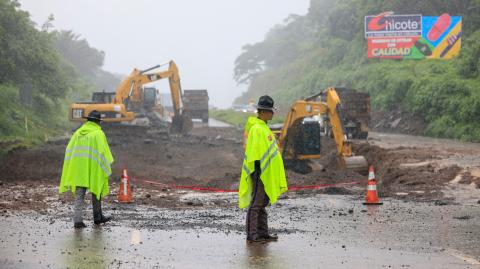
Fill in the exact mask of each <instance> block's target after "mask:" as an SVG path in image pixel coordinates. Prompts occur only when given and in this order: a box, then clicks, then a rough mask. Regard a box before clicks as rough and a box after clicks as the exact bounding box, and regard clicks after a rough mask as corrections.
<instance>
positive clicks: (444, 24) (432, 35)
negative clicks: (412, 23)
mask: <svg viewBox="0 0 480 269" xmlns="http://www.w3.org/2000/svg"><path fill="white" fill-rule="evenodd" d="M451 21H452V18H451V17H450V15H448V14H447V13H443V14H442V15H441V16H440V17H438V19H437V21H436V22H435V23H434V24H433V26H432V29H430V31H429V32H428V34H427V37H428V39H430V40H431V41H436V40H437V39H438V38H439V37H440V36H442V34H443V33H444V32H445V31H446V30H447V29H448V26H450V22H451Z"/></svg>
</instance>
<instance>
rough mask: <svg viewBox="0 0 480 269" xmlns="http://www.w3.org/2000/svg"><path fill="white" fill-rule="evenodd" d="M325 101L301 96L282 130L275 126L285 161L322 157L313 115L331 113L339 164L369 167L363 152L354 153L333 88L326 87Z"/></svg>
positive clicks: (318, 130) (331, 124)
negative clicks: (359, 154)
mask: <svg viewBox="0 0 480 269" xmlns="http://www.w3.org/2000/svg"><path fill="white" fill-rule="evenodd" d="M325 95H326V102H321V101H307V100H298V101H296V102H295V103H293V105H292V106H291V107H290V111H289V112H288V114H287V117H286V119H285V122H284V123H283V127H282V128H281V130H274V133H276V135H277V137H278V140H277V141H278V144H279V148H280V150H281V152H282V155H283V157H284V159H285V160H286V161H288V160H300V161H304V160H308V159H319V158H320V157H321V154H320V150H321V147H320V133H321V132H320V124H319V121H318V120H315V119H311V118H310V117H313V116H320V115H328V119H329V122H328V124H329V125H330V126H329V127H330V128H331V131H332V133H333V138H334V140H335V144H336V150H337V162H338V164H339V166H340V168H345V169H352V170H366V169H367V167H368V164H367V161H366V159H365V158H364V157H363V156H354V154H353V152H352V144H351V141H350V140H349V139H347V136H346V135H345V128H344V126H343V123H342V121H341V119H342V117H341V115H340V113H341V110H340V104H341V102H340V98H339V97H338V94H337V92H336V91H335V89H334V88H328V89H327V90H326V91H325Z"/></svg>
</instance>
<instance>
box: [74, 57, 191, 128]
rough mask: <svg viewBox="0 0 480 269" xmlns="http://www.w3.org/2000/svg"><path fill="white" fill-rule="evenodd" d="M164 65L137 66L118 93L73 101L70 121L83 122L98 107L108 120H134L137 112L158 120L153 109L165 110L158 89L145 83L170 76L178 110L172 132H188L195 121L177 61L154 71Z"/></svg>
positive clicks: (120, 86) (175, 113) (173, 98)
mask: <svg viewBox="0 0 480 269" xmlns="http://www.w3.org/2000/svg"><path fill="white" fill-rule="evenodd" d="M161 66H162V65H157V66H154V67H151V68H148V69H146V70H138V69H134V70H133V71H132V73H131V74H130V75H128V76H127V77H126V78H124V79H123V80H122V81H121V82H120V84H119V85H118V87H117V89H116V91H115V92H95V93H93V96H92V102H77V103H74V104H72V105H71V106H70V120H71V121H83V120H84V119H83V118H82V117H83V116H85V115H88V114H89V113H90V112H91V111H93V110H97V111H99V112H100V113H101V114H102V118H103V120H104V121H105V122H130V121H133V120H134V119H135V118H136V114H135V113H144V114H145V115H146V116H147V117H148V118H149V119H150V120H151V121H158V120H159V119H158V118H157V117H156V115H154V113H153V111H155V110H159V109H161V108H159V105H158V104H157V101H156V99H157V91H156V89H155V88H148V87H145V84H148V83H151V82H154V81H157V80H160V79H165V78H168V82H169V84H170V94H171V97H172V103H173V112H174V113H173V114H174V115H173V118H172V125H171V131H172V132H175V133H185V132H188V131H189V130H190V129H191V127H192V126H193V124H192V122H191V120H190V119H189V118H188V117H187V116H186V113H184V109H183V102H182V88H181V85H180V76H179V73H178V68H177V65H176V64H175V62H174V61H170V62H169V63H168V70H166V71H161V72H151V71H152V70H154V69H157V68H159V67H161Z"/></svg>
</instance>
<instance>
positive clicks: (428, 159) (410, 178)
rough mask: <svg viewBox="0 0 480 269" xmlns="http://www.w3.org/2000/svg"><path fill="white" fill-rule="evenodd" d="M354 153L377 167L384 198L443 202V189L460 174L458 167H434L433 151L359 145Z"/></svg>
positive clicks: (377, 176) (381, 193) (378, 181)
mask: <svg viewBox="0 0 480 269" xmlns="http://www.w3.org/2000/svg"><path fill="white" fill-rule="evenodd" d="M354 151H355V152H356V153H357V154H359V155H363V156H365V158H366V159H367V161H368V163H369V164H371V165H373V166H374V167H375V176H376V179H377V184H378V189H379V193H380V195H383V196H400V197H401V196H407V195H409V197H408V199H410V200H411V199H415V200H432V199H437V198H441V197H442V193H441V188H442V187H443V186H444V185H445V183H447V182H449V181H451V180H453V179H454V178H455V177H456V176H457V174H458V173H459V172H460V171H461V169H460V168H459V167H458V166H456V165H453V166H448V167H439V166H437V165H435V160H437V159H438V157H436V156H437V153H436V152H435V151H434V150H425V149H417V148H414V147H412V148H408V147H398V148H393V149H383V148H380V147H378V146H372V145H370V144H368V143H359V144H357V145H356V146H355V148H354ZM412 196H413V197H412Z"/></svg>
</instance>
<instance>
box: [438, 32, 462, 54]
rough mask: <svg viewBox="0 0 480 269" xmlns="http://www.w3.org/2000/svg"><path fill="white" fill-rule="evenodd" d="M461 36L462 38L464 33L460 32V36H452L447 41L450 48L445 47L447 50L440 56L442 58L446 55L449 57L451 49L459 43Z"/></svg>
mask: <svg viewBox="0 0 480 269" xmlns="http://www.w3.org/2000/svg"><path fill="white" fill-rule="evenodd" d="M461 36H462V32H459V33H458V34H456V35H453V36H450V37H449V38H448V39H447V42H448V46H447V47H445V49H444V50H443V51H442V53H441V54H440V57H441V58H443V57H445V55H447V53H448V52H449V51H450V49H451V48H453V46H454V45H455V43H457V41H458V40H459V39H460V37H461Z"/></svg>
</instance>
